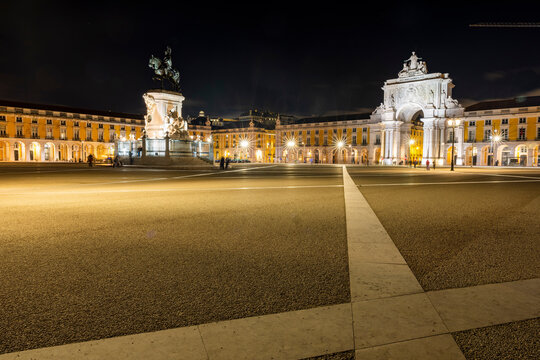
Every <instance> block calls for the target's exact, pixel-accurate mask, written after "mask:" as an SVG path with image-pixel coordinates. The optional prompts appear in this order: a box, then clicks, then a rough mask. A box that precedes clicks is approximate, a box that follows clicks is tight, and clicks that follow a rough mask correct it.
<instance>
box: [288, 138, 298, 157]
mask: <svg viewBox="0 0 540 360" xmlns="http://www.w3.org/2000/svg"><path fill="white" fill-rule="evenodd" d="M285 145H286V146H287V150H288V151H287V153H289V152H292V151H294V149H295V148H296V141H294V140H288V141H287V143H286V144H285ZM296 159H297V160H298V152H297V153H296Z"/></svg>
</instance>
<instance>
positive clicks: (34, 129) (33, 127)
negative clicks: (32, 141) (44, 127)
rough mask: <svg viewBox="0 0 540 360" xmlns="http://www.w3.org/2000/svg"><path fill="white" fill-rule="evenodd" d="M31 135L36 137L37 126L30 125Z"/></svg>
mask: <svg viewBox="0 0 540 360" xmlns="http://www.w3.org/2000/svg"><path fill="white" fill-rule="evenodd" d="M32 137H33V138H37V137H38V127H37V126H32Z"/></svg>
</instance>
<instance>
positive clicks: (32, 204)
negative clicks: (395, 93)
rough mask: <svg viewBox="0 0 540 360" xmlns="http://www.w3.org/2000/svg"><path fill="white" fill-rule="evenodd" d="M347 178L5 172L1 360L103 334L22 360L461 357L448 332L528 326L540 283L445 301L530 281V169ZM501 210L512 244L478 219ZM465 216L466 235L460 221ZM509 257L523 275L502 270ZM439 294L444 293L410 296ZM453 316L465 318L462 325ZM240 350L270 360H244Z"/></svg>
mask: <svg viewBox="0 0 540 360" xmlns="http://www.w3.org/2000/svg"><path fill="white" fill-rule="evenodd" d="M348 173H350V175H351V176H352V179H351V178H350V177H348V175H347V177H346V176H345V174H343V172H342V168H341V167H337V166H305V165H286V166H283V165H281V166H276V165H273V166H255V165H252V166H247V167H235V168H233V169H232V170H229V171H227V172H218V171H175V170H157V169H153V170H151V169H143V168H123V169H111V168H95V169H88V168H84V167H80V166H55V167H51V166H48V167H47V166H40V167H38V168H33V167H28V166H23V167H20V166H19V167H3V168H0V174H1V176H2V180H3V184H2V185H3V186H2V189H1V190H0V196H1V197H2V203H3V204H4V205H5V206H6V208H7V209H9V211H8V212H7V213H6V215H5V216H4V217H3V218H1V219H0V222H1V225H2V229H3V231H4V233H3V234H4V236H3V237H2V238H1V240H0V256H1V257H2V258H3V259H6V261H3V262H1V263H0V272H1V273H2V274H6V276H3V277H2V278H0V286H1V287H2V289H4V291H3V292H2V293H0V332H1V333H2V334H4V335H5V336H3V337H1V338H0V353H10V352H16V351H20V350H27V349H32V348H43V347H47V346H54V345H61V344H70V343H75V342H80V341H86V340H94V339H95V340H97V339H103V338H107V337H114V338H113V339H110V340H107V341H105V342H87V343H81V344H80V345H77V344H72V345H67V346H65V347H58V348H51V350H48V349H42V350H36V351H37V352H35V353H34V354H40V356H41V355H43V356H53V355H51V354H64V355H66V356H67V354H69V355H70V356H73V355H74V351H75V352H76V353H80V352H84V353H85V354H87V358H92V356H97V355H99V353H100V351H101V352H103V351H108V350H107V349H111V348H114V347H115V346H122V345H121V344H125V346H123V348H124V349H125V352H124V353H123V355H122V358H129V357H130V356H131V355H129V354H135V353H138V354H142V353H144V352H145V351H148V349H150V348H151V347H152V346H153V345H152V344H158V343H159V344H163V346H162V348H163V351H164V353H163V354H165V353H167V354H173V353H174V351H176V350H175V347H174V346H173V347H170V343H171V341H172V340H171V339H176V338H178V339H181V341H180V342H181V343H183V342H186V344H185V346H186V347H185V348H186V349H188V350H189V349H192V350H189V351H193V354H198V355H194V356H201V346H202V347H203V348H204V349H203V350H204V352H205V353H206V354H207V356H210V357H211V358H220V357H223V358H226V357H227V356H228V355H227V354H233V353H234V354H237V355H238V356H243V357H244V358H252V357H256V356H260V357H261V358H272V357H275V356H277V357H278V358H280V357H283V358H291V357H292V358H294V357H302V356H304V357H305V356H315V355H317V354H319V353H320V354H322V353H330V352H336V351H347V350H352V349H357V350H358V351H357V357H358V356H360V358H362V357H365V358H373V357H375V358H376V357H377V356H392V354H397V353H401V352H406V353H407V354H408V355H407V356H409V357H410V358H415V356H416V357H420V358H421V357H429V356H432V355H433V354H442V353H445V352H447V351H446V350H445V349H447V350H448V349H451V352H450V353H449V354H454V355H452V356H453V357H449V358H461V357H460V356H461V354H458V353H459V351H457V349H458V348H457V346H456V345H455V343H454V342H453V340H452V339H451V338H449V336H450V335H448V333H449V332H451V331H457V330H467V329H473V328H475V327H478V326H489V325H492V324H499V323H504V322H511V323H507V324H503V325H498V326H499V327H500V326H502V327H503V328H504V329H507V330H505V331H506V332H510V333H511V332H512V331H513V330H512V329H513V326H514V325H513V324H516V323H513V321H516V320H521V319H530V318H532V317H535V316H538V311H539V309H538V307H537V306H536V303H537V302H536V301H535V298H536V297H538V285H537V280H527V281H523V282H519V281H518V282H510V283H504V284H492V285H486V286H474V287H470V288H464V289H456V288H461V287H464V286H469V285H481V284H486V283H487V284H491V283H501V282H504V281H507V280H508V278H510V280H520V279H528V278H531V279H532V278H538V277H540V276H539V275H540V274H539V271H538V265H537V264H538V262H537V261H536V260H537V259H538V251H539V249H538V246H537V244H536V242H535V239H536V238H535V237H534V236H535V234H537V233H538V224H536V222H534V221H530V218H531V217H534V215H533V214H536V213H538V210H539V206H538V197H539V195H538V191H539V187H540V172H538V171H533V170H529V171H493V170H486V169H482V170H474V171H473V170H468V169H458V171H457V172H456V173H450V172H449V171H448V169H438V170H436V173H433V172H430V173H427V172H426V171H425V170H423V169H422V170H421V169H416V170H414V169H408V168H398V169H396V168H393V169H388V168H358V167H349V168H348ZM353 180H354V182H353ZM344 181H346V184H345V185H346V186H344ZM486 187H487V188H486ZM489 187H497V189H498V191H497V192H496V193H497V196H498V194H504V195H502V197H503V198H504V199H506V201H503V199H498V198H497V199H496V200H494V202H493V203H494V204H495V205H492V206H491V207H489V208H486V209H484V207H483V204H484V203H485V202H486V201H487V200H486V198H485V197H490V196H491V197H493V196H494V195H493V194H494V193H495V192H494V191H493V190H490V188H489ZM357 189H359V190H360V191H361V192H362V194H363V196H365V197H366V199H367V201H368V202H369V205H370V206H371V208H372V209H373V210H372V209H371V208H370V207H369V205H368V204H367V202H366V201H365V200H363V198H362V194H360V192H358V191H357ZM355 191H356V194H357V195H354V192H355ZM525 193H526V194H527V195H526V194H525ZM344 196H345V197H344ZM518 201H521V202H522V206H521V207H519V208H518V207H517V205H515V207H512V206H514V204H515V203H516V202H518ZM505 206H506V207H508V206H509V207H510V208H511V209H512V210H514V211H517V212H518V214H517V215H515V217H513V218H512V219H514V220H516V219H518V218H519V219H521V221H520V222H516V223H515V224H514V225H516V224H520V225H521V226H522V227H521V228H519V230H517V231H514V233H516V234H517V236H514V237H512V236H510V233H511V231H510V230H507V231H506V232H505V231H500V229H499V228H498V227H497V226H500V225H494V224H496V223H497V221H494V219H498V217H496V216H494V217H493V216H486V218H487V220H486V218H484V217H482V216H479V215H478V214H484V213H485V214H488V215H489V214H492V213H495V214H505V213H506V211H504V209H501V208H503V207H505ZM346 209H347V216H346V214H345V213H346V211H345V210H346ZM352 209H354V211H353V212H350V210H352ZM482 211H484V212H482ZM469 212H470V213H471V214H472V213H475V214H474V215H475V217H474V219H476V221H474V222H472V221H468V220H466V219H464V218H463V215H462V214H465V215H469ZM350 216H351V217H350ZM513 216H514V215H513ZM520 216H521V217H520ZM421 218H427V219H429V222H425V221H420V219H421ZM478 219H479V220H478ZM364 220H365V221H364ZM379 220H380V221H381V222H382V225H383V226H384V229H383V227H382V226H381V225H380V223H379ZM505 221H506V220H505ZM377 224H378V225H377ZM487 224H489V225H490V226H488V227H487V228H488V230H487V231H486V232H487V234H482V232H480V235H478V233H479V229H484V228H483V226H487ZM452 226H453V227H452ZM475 226H476V227H475ZM478 226H480V228H478ZM491 227H495V228H496V230H497V231H495V230H493V231H491ZM385 230H386V231H385ZM387 232H388V233H387ZM411 234H413V235H414V236H413V237H411ZM389 235H390V236H389ZM489 236H492V237H494V240H493V241H492V242H491V243H490V242H489V241H488V240H489ZM503 240H505V241H506V242H504V241H503ZM394 243H395V245H396V246H397V249H396V247H395V246H394ZM506 252H507V253H508V254H506ZM525 254H527V255H528V256H525ZM493 257H495V258H496V259H503V260H501V261H494V259H493ZM506 257H509V258H510V259H512V260H514V262H515V261H518V262H517V263H516V264H513V265H514V267H511V266H510V265H511V264H510V263H509V260H508V259H506ZM472 258H474V261H473V260H472ZM409 267H410V269H409ZM460 267H461V268H462V269H461V268H460ZM493 268H494V269H493ZM486 269H487V270H486ZM411 270H412V272H411ZM349 278H350V281H351V282H352V283H351V284H350V283H349ZM417 280H418V281H419V282H420V284H419V283H418V282H417ZM420 285H421V286H422V287H423V289H422V287H420ZM439 288H440V289H448V290H443V291H435V292H433V291H430V292H427V293H423V292H422V291H423V290H434V289H439ZM486 289H487V290H486ZM501 289H502V290H504V292H501ZM490 291H491V293H492V295H490V294H491V293H490ZM351 292H352V298H351ZM447 293H448V294H449V295H448V296H447V295H446V294H447ZM508 294H515V295H516V294H517V295H519V296H517V295H516V296H508ZM520 296H521V297H520ZM462 298H463V300H460V299H462ZM520 299H521V300H520ZM351 300H352V301H353V303H352V305H351V304H350V302H351ZM520 301H521V302H520ZM456 302H458V303H463V304H467V303H468V302H470V303H471V305H470V306H468V305H464V306H463V309H461V310H460V309H459V308H457V307H456V306H455V304H456ZM501 304H502V305H501ZM519 304H521V305H523V306H521V305H519ZM473 305H474V306H478V309H484V308H485V307H486V306H487V307H488V308H489V309H491V310H489V309H488V308H486V309H488V311H485V314H484V313H482V311H475V310H474V308H473ZM518 305H519V306H518ZM325 306H327V308H325ZM501 306H502V307H501ZM305 309H307V310H305ZM471 309H472V310H471ZM501 309H502V310H501ZM504 309H506V310H504ZM299 310H300V311H299ZM469 310H471V311H473V313H472V314H471V315H467V311H469ZM518 310H519V311H521V312H519V311H518ZM304 311H305V313H304ZM500 311H502V312H503V313H501V314H499V315H498V314H497V312H500ZM334 313H335V314H338V316H336V315H335V314H334ZM267 314H273V315H267ZM332 314H334V315H332ZM351 314H352V317H351ZM261 315H263V316H261ZM264 315H266V316H268V317H265V316H264ZM234 319H242V320H234ZM265 319H266V320H265ZM291 319H292V320H291ZM295 319H296V320H295ZM352 319H354V321H352ZM228 320H232V321H228ZM215 321H219V322H217V323H215ZM350 321H352V323H350ZM287 323H290V326H289V325H287ZM199 324H202V325H200V326H192V325H199ZM317 324H320V326H321V328H318V325H317ZM456 324H457V325H456ZM460 324H462V325H460ZM190 326H191V327H190ZM333 326H334V327H336V329H340V331H343V334H341V335H339V336H337V333H336V331H334V330H331V331H330V329H331V328H332V327H333ZM353 327H354V341H353V340H352V339H353V332H352V328H353ZM165 329H171V330H166V331H165V332H163V331H158V330H165ZM276 329H282V331H280V333H282V336H281V337H276V336H274V335H272V334H273V331H277V330H276ZM325 329H326V333H324V331H325ZM508 329H509V330H508ZM312 330H313V331H315V332H314V333H311V331H312ZM152 331H158V332H155V333H152ZM519 331H521V332H523V331H526V330H523V327H519ZM148 332H151V333H148ZM139 333H148V334H146V335H143V334H140V335H137V334H139ZM285 333H290V335H285ZM242 334H244V335H242ZM257 334H258V335H257ZM441 334H442V335H441ZM478 334H479V332H478V331H464V332H462V333H459V334H455V338H456V340H457V341H458V344H459V345H460V347H461V348H462V349H465V347H466V345H465V343H466V342H467V336H471V338H474V337H475V336H478ZM119 335H131V336H127V337H116V336H119ZM250 336H253V337H254V338H253V341H248V340H247V339H249V338H250ZM321 336H323V337H324V339H326V340H321V341H319V344H318V345H320V346H318V345H317V341H315V340H314V339H317V338H320V337H321ZM229 338H230V339H229ZM421 338H425V340H421ZM224 339H229V340H226V341H225V342H224ZM272 339H275V341H272ZM320 339H323V338H320ZM175 341H176V340H175ZM201 341H202V343H201ZM246 341H248V342H250V343H260V344H262V345H261V346H260V347H261V351H263V347H264V348H265V349H264V351H263V352H253V349H254V348H253V347H251V348H245V347H244V344H246ZM119 344H120V345H119ZM205 344H206V346H205ZM511 344H512V342H511V341H509V345H508V346H512V345H511ZM263 345H264V346H263ZM315 345H317V346H315ZM182 346H183V345H182ZM498 346H499V347H501V346H502V348H504V346H503V345H500V344H499V345H498ZM477 347H478V346H477ZM359 349H363V350H359ZM227 351H229V352H227ZM449 351H450V350H449ZM456 351H457V352H456ZM467 351H468V352H469V353H471V354H472V353H474V354H477V353H482V351H484V352H485V349H484V350H482V349H480V350H478V349H477V348H472V349H471V348H467ZM32 354H33V353H32V352H30V353H28V355H27V356H29V358H32V356H33V355H32ZM45 354H46V355H45ZM242 354H243V355H242ZM280 354H281V355H280ZM429 354H431V355H429ZM14 356H19V355H18V353H17V355H15V353H14ZM164 356H166V355H164ZM475 356H476V355H475ZM45 358H46V357H45ZM53 358H54V356H53ZM7 359H9V358H7Z"/></svg>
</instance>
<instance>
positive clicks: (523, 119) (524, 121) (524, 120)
mask: <svg viewBox="0 0 540 360" xmlns="http://www.w3.org/2000/svg"><path fill="white" fill-rule="evenodd" d="M519 123H520V124H526V123H527V118H524V117H522V118H519Z"/></svg>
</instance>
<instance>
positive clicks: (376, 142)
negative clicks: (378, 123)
mask: <svg viewBox="0 0 540 360" xmlns="http://www.w3.org/2000/svg"><path fill="white" fill-rule="evenodd" d="M375 145H381V135H380V134H377V135H375Z"/></svg>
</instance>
